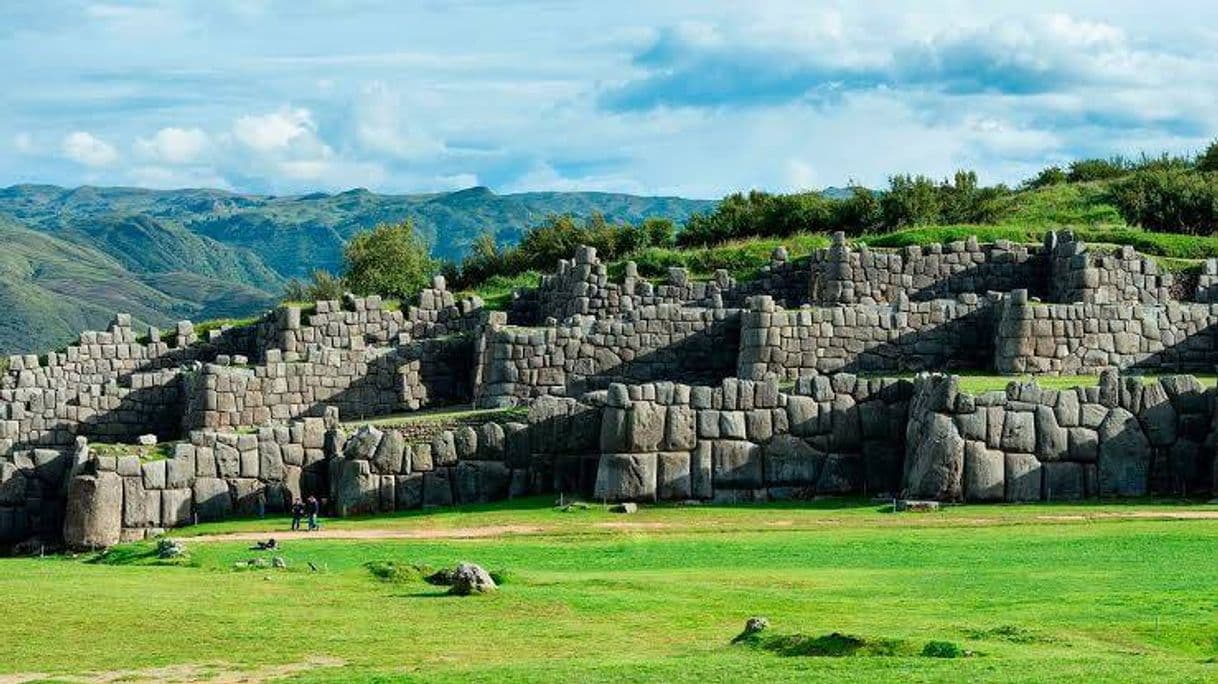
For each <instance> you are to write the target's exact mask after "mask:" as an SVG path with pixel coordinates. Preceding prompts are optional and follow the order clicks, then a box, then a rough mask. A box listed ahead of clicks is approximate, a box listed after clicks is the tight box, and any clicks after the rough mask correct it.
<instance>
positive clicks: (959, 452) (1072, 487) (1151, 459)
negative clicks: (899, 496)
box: [903, 371, 1214, 502]
mask: <svg viewBox="0 0 1218 684" xmlns="http://www.w3.org/2000/svg"><path fill="white" fill-rule="evenodd" d="M1213 411H1214V391H1213V390H1204V389H1203V388H1202V387H1201V385H1200V384H1199V383H1198V382H1197V381H1196V379H1194V378H1192V377H1191V376H1173V377H1166V378H1163V379H1160V380H1156V381H1155V382H1152V383H1149V384H1144V383H1143V380H1142V378H1139V377H1133V376H1130V377H1125V378H1119V377H1118V376H1117V374H1116V372H1115V371H1109V372H1107V373H1105V375H1104V376H1103V377H1102V379H1101V382H1100V384H1099V386H1097V387H1088V388H1077V389H1069V390H1060V391H1058V390H1047V389H1042V388H1040V387H1038V386H1037V385H1036V384H1035V383H1027V384H1017V383H1012V384H1011V385H1010V386H1009V387H1008V388H1007V390H1006V391H1005V392H990V393H986V394H982V395H980V396H973V395H970V394H966V393H963V392H961V391H960V390H959V384H958V378H956V377H951V376H938V375H936V376H926V377H922V378H919V379H918V381H917V388H916V390H915V394H914V400H913V402H912V405H911V408H910V415H909V423H908V427H907V438H906V443H907V444H908V445H909V446H908V449H907V451H906V455H905V467H904V480H903V481H904V490H905V493H906V494H907V495H908V496H911V497H917V498H927V499H938V500H949V501H959V500H967V501H978V502H982V501H1041V500H1045V501H1061V500H1075V499H1082V498H1090V497H1096V496H1142V495H1145V494H1148V493H1154V494H1161V495H1188V494H1190V493H1191V494H1197V493H1201V492H1208V491H1210V489H1211V487H1212V475H1213V464H1214V437H1213V429H1212V422H1213V419H1212V416H1213Z"/></svg>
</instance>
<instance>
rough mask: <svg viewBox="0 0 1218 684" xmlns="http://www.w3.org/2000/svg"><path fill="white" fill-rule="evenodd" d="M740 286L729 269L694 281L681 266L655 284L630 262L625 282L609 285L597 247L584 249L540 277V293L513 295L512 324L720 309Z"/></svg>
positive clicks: (626, 267)
mask: <svg viewBox="0 0 1218 684" xmlns="http://www.w3.org/2000/svg"><path fill="white" fill-rule="evenodd" d="M736 287H737V286H736V281H735V279H734V278H732V277H731V275H730V274H728V272H727V271H722V270H721V271H718V272H716V273H715V276H714V278H712V279H711V280H709V281H696V280H693V279H691V278H690V277H689V274H688V272H687V271H686V270H685V269H683V268H670V269H669V270H668V274H667V278H666V280H665V282H663V283H660V284H654V283H652V282H650V281H649V280H647V279H645V278H642V277H640V276H639V273H638V266H637V265H636V264H635V263H634V262H627V263H626V265H625V275H624V276H623V278H622V282H620V283H614V282H610V280H609V275H608V268H607V266H606V264H604V263H602V262H601V261H600V259H598V258H597V256H596V249H594V248H592V247H580V248H579V249H578V250H577V251H576V254H575V257H574V258H573V259H562V260H560V261H559V262H558V270H557V271H556V272H555V273H553V274H551V275H544V276H542V277H541V282H540V283H539V285H538V287H537V288H536V289H526V290H524V291H521V292H517V293H516V294H515V297H514V298H513V305H512V307H511V309H510V310H509V313H508V322H510V323H511V324H513V325H522V326H536V325H540V324H542V323H545V322H546V321H547V320H548V319H553V320H554V321H556V322H561V321H566V320H567V319H569V318H570V317H572V316H592V317H595V318H611V317H617V316H620V315H622V314H624V313H626V312H629V311H632V310H635V309H639V308H642V307H645V306H654V305H657V304H675V305H690V306H703V307H713V306H719V307H722V306H723V302H724V297H725V296H730V293H732V292H734V291H735V290H736Z"/></svg>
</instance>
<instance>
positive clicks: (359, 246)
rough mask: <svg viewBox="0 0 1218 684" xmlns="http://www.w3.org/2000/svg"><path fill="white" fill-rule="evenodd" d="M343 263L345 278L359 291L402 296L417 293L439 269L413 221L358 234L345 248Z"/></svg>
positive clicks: (383, 225) (353, 289)
mask: <svg viewBox="0 0 1218 684" xmlns="http://www.w3.org/2000/svg"><path fill="white" fill-rule="evenodd" d="M343 266H344V273H343V280H344V281H345V282H346V284H347V286H348V287H350V288H351V291H352V292H354V293H355V294H359V295H372V294H377V295H382V296H384V297H396V298H399V299H407V298H410V297H412V296H414V295H415V294H417V293H418V292H419V290H421V289H422V288H423V287H425V286H426V285H427V282H428V279H429V278H430V277H431V275H432V273H434V272H435V270H436V263H435V262H434V261H433V260H432V258H431V256H430V253H429V251H428V249H427V245H426V244H424V243H423V240H422V238H420V237H419V235H418V234H417V233H416V232H415V230H414V226H413V225H412V224H411V223H410V221H403V222H401V223H398V224H382V225H379V226H377V227H376V228H373V229H372V230H369V231H365V232H362V233H358V234H356V235H355V236H354V237H352V238H351V240H349V241H348V242H347V246H346V247H345V248H344V249H343Z"/></svg>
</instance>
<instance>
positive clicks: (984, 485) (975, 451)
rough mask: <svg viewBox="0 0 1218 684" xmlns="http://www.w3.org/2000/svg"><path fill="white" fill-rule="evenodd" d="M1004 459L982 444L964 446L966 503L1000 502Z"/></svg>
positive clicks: (997, 452)
mask: <svg viewBox="0 0 1218 684" xmlns="http://www.w3.org/2000/svg"><path fill="white" fill-rule="evenodd" d="M1005 469H1006V458H1005V456H1004V455H1003V453H1002V452H1001V451H997V450H993V449H987V448H986V446H985V443H983V442H972V441H971V442H968V443H967V444H965V446H964V498H965V500H967V501H977V502H989V501H1002V500H1003V498H1004V495H1005Z"/></svg>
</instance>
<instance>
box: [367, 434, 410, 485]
mask: <svg viewBox="0 0 1218 684" xmlns="http://www.w3.org/2000/svg"><path fill="white" fill-rule="evenodd" d="M405 451H406V440H405V438H403V437H402V433H401V432H399V431H397V430H386V431H385V435H384V436H383V437H381V442H380V444H378V445H377V446H376V451H375V452H373V454H372V469H373V470H374V471H375V472H377V473H380V474H382V475H395V474H397V473H400V472H401V471H402V456H403V454H404V453H405Z"/></svg>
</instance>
